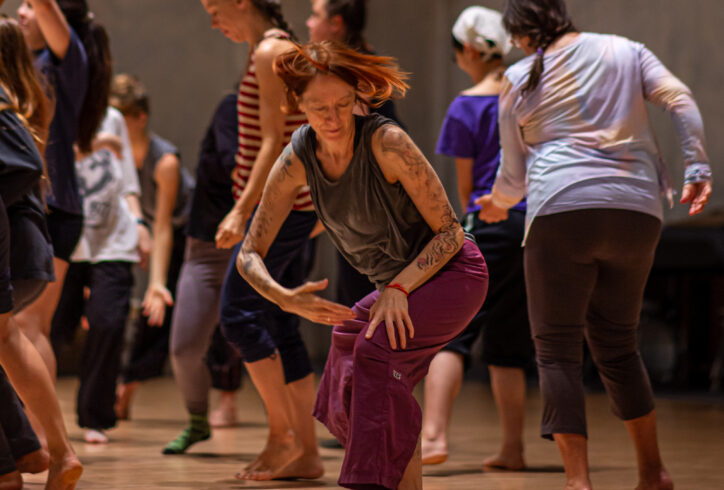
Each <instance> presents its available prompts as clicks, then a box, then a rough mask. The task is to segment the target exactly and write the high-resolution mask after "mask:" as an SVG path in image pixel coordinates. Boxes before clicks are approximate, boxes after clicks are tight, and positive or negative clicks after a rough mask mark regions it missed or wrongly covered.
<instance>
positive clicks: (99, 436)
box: [83, 429, 108, 444]
mask: <svg viewBox="0 0 724 490" xmlns="http://www.w3.org/2000/svg"><path fill="white" fill-rule="evenodd" d="M83 440H84V441H85V442H87V443H88V444H108V436H107V435H106V433H105V432H103V431H102V430H96V429H88V430H86V431H85V434H83Z"/></svg>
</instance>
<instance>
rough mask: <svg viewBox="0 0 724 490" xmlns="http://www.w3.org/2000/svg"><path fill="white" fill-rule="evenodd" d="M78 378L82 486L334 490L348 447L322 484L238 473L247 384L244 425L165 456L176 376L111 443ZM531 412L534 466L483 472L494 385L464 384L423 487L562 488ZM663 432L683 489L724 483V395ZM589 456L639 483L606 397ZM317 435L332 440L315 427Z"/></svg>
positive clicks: (252, 438) (693, 405) (329, 455)
mask: <svg viewBox="0 0 724 490" xmlns="http://www.w3.org/2000/svg"><path fill="white" fill-rule="evenodd" d="M75 389H76V381H75V380H74V379H61V380H60V381H59V383H58V391H59V395H60V397H61V404H62V407H63V411H64V413H65V415H66V423H67V425H68V428H69V431H70V434H71V438H72V439H73V443H74V446H75V449H76V451H77V452H78V454H79V456H80V458H81V460H82V461H83V463H84V464H85V472H84V475H83V479H82V480H81V482H80V484H79V485H78V487H77V488H79V489H104V490H105V489H125V488H140V489H148V490H151V489H174V488H177V489H189V490H190V489H193V490H212V489H213V490H221V489H248V490H251V489H294V488H302V489H317V488H336V487H337V485H336V480H337V477H338V475H339V469H340V466H341V463H342V457H343V452H342V451H341V450H332V449H322V457H323V460H324V465H325V468H326V472H327V473H326V475H325V476H324V477H323V478H322V479H320V480H316V481H311V482H310V481H282V482H279V481H277V482H263V483H257V482H240V481H237V480H235V479H234V477H233V475H234V474H235V473H236V471H238V469H240V468H241V466H242V465H244V464H245V463H246V462H248V461H250V460H251V459H252V457H253V456H254V455H255V454H256V453H257V452H258V451H259V450H260V449H261V447H262V444H263V441H264V437H265V434H266V428H265V418H264V411H263V409H262V405H261V402H260V399H259V397H258V396H257V394H256V392H255V391H254V389H253V387H251V386H250V383H245V388H244V390H243V391H242V393H241V395H240V397H239V399H238V403H239V418H240V420H241V421H242V424H241V426H240V427H238V428H231V429H220V430H216V431H215V432H214V434H213V437H212V438H211V440H209V441H206V442H202V443H199V444H197V445H196V446H194V447H193V449H192V451H191V452H190V453H189V454H187V455H185V456H163V455H162V454H161V449H162V448H163V446H164V445H165V443H166V442H168V441H169V440H171V439H172V438H174V437H175V436H176V435H177V434H178V432H179V431H181V430H182V429H183V428H184V426H185V421H186V415H185V413H184V410H183V408H182V404H181V399H180V396H179V393H178V391H177V389H176V387H175V385H174V383H173V380H172V379H170V378H165V379H161V380H157V381H152V382H148V383H146V384H145V385H143V386H141V388H139V391H138V394H137V398H136V400H135V404H134V406H133V412H132V414H131V415H132V420H131V421H128V422H122V423H121V424H120V426H119V427H118V428H116V429H114V430H112V431H111V432H109V435H110V437H111V442H110V443H109V444H108V445H105V446H93V445H88V444H85V443H83V442H82V438H81V437H82V433H81V431H80V429H78V427H77V425H76V423H75V414H74V400H75V398H74V397H75ZM531 391H533V393H531V395H530V399H529V403H528V407H527V413H526V424H527V427H526V433H525V442H526V444H527V448H526V457H527V462H528V465H529V469H528V470H527V471H524V472H516V473H505V472H497V473H494V472H483V471H482V468H481V465H480V462H481V461H482V459H483V458H484V457H485V456H487V455H490V454H492V453H493V452H494V451H495V449H496V448H497V445H498V443H499V431H498V428H497V420H496V415H495V408H494V405H493V401H492V398H491V396H490V389H489V387H488V386H487V385H485V384H482V383H477V382H468V383H466V384H465V385H464V387H463V390H462V393H461V395H460V398H459V399H458V403H457V405H456V408H455V412H454V416H453V427H452V434H451V457H450V459H449V460H448V461H447V462H446V463H444V464H442V465H438V466H427V467H425V469H424V480H423V482H424V487H425V489H426V490H452V489H455V490H466V489H469V490H473V489H474V490H485V489H491V490H493V489H495V490H524V489H525V490H527V489H536V490H547V489H555V490H561V489H562V488H563V483H564V474H563V469H562V467H561V464H560V459H559V456H558V452H557V450H556V447H555V445H554V444H553V443H551V442H548V441H544V440H542V439H541V438H540V437H538V419H539V414H540V400H539V397H538V394H537V392H535V391H534V390H531ZM657 413H658V417H659V427H660V430H659V436H660V442H661V446H662V451H663V456H664V461H665V463H666V464H667V466H668V468H669V470H670V472H671V474H672V476H673V478H674V481H675V483H676V488H677V489H681V490H708V489H712V490H713V489H724V399H722V398H721V397H719V398H718V399H717V398H712V399H708V398H703V399H699V400H695V399H658V400H657ZM588 420H589V431H590V434H589V435H590V459H591V466H592V478H593V483H594V487H595V488H596V489H599V490H601V489H611V490H614V489H616V490H618V489H633V488H634V486H635V483H636V469H635V464H634V453H633V450H632V447H631V444H630V442H629V440H628V437H627V435H626V432H625V430H624V427H623V425H622V424H621V423H620V422H618V421H617V420H616V419H615V418H614V417H613V415H611V413H610V411H609V409H608V404H607V400H606V398H605V396H604V395H600V394H594V395H590V396H589V397H588ZM317 434H318V436H319V438H320V439H321V438H325V437H328V433H327V432H326V430H324V429H323V428H322V426H321V425H318V431H317ZM42 481H44V475H34V476H30V477H28V478H27V479H26V482H27V484H26V488H28V489H40V488H42V483H41V482H42Z"/></svg>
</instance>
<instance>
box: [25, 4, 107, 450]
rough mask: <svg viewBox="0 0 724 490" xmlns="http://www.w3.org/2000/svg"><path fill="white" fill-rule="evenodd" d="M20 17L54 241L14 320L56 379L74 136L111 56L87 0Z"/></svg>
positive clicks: (90, 129) (74, 214) (101, 100)
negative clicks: (47, 105) (43, 120)
mask: <svg viewBox="0 0 724 490" xmlns="http://www.w3.org/2000/svg"><path fill="white" fill-rule="evenodd" d="M18 23H19V24H20V28H21V29H22V31H23V34H24V36H25V40H26V41H27V43H28V45H29V47H30V49H31V50H32V51H33V53H35V66H36V69H38V71H40V72H41V73H42V74H43V75H44V80H45V81H46V82H47V83H48V85H49V87H48V92H50V93H52V97H53V105H54V108H55V110H54V113H53V121H52V122H51V124H50V133H49V136H48V145H47V148H46V150H45V158H46V161H47V163H48V174H49V176H50V183H51V186H52V192H49V193H48V196H47V201H48V209H49V213H48V217H47V221H48V231H49V232H50V238H51V240H52V242H53V254H54V256H55V259H54V260H53V263H54V267H55V277H56V279H55V281H54V282H50V283H49V284H48V287H47V288H45V290H44V291H43V292H42V294H41V295H40V296H39V297H38V298H37V299H36V300H35V301H33V303H32V304H30V305H28V307H27V308H25V309H24V310H23V311H22V312H21V313H20V314H18V316H17V322H18V324H19V325H20V327H21V328H22V329H23V331H24V332H25V334H26V335H27V336H28V339H29V340H30V341H31V342H33V344H34V345H35V347H36V348H37V350H38V352H39V353H40V355H41V356H42V358H43V361H44V362H45V364H46V366H47V367H48V371H49V372H50V375H51V378H52V379H55V375H56V363H55V362H56V361H55V356H54V354H53V350H52V348H51V345H50V341H49V338H48V337H49V335H50V325H51V321H52V319H53V313H54V312H55V308H56V306H57V304H58V300H59V299H60V294H61V291H62V288H63V282H64V280H65V274H66V272H67V270H68V265H69V260H70V256H71V254H72V253H73V250H74V249H75V247H76V245H77V244H78V241H79V239H80V236H81V233H82V230H83V208H82V204H81V197H80V193H79V190H78V180H77V176H76V172H75V152H74V149H73V145H74V144H77V145H78V147H79V148H80V150H81V151H83V152H88V151H90V147H91V142H92V140H93V137H94V136H95V133H96V130H97V129H98V126H99V125H100V123H101V121H102V120H103V117H104V116H105V112H106V107H107V105H108V86H107V83H103V81H102V80H101V78H100V77H102V76H103V73H104V70H103V69H102V68H101V67H102V66H104V64H105V63H106V62H107V61H108V60H107V59H106V58H105V57H104V54H103V50H102V49H100V48H99V49H96V48H98V44H97V38H96V36H97V35H99V34H105V31H104V28H103V26H102V25H100V24H99V23H97V22H96V21H94V20H92V15H90V12H89V10H88V6H87V5H86V2H85V0H58V1H57V2H56V0H25V1H24V2H23V3H22V4H21V5H20V8H19V9H18ZM28 415H29V416H30V420H31V422H33V427H34V428H35V429H36V431H37V432H38V436H39V437H40V439H41V442H44V439H45V438H44V436H43V434H42V425H41V424H38V423H37V421H36V419H35V417H39V416H40V414H36V413H34V412H33V411H32V409H31V410H29V411H28Z"/></svg>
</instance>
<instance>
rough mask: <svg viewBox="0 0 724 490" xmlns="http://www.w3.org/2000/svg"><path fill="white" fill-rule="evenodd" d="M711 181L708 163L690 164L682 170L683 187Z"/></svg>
mask: <svg viewBox="0 0 724 490" xmlns="http://www.w3.org/2000/svg"><path fill="white" fill-rule="evenodd" d="M711 180H712V179H711V167H710V166H709V164H708V163H692V164H691V165H689V166H687V167H686V168H685V169H684V185H687V184H698V183H700V182H711Z"/></svg>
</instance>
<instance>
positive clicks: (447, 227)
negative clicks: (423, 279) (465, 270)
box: [417, 205, 460, 270]
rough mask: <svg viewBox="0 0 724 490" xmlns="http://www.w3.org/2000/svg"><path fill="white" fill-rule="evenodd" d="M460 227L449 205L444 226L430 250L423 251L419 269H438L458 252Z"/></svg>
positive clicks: (444, 216)
mask: <svg viewBox="0 0 724 490" xmlns="http://www.w3.org/2000/svg"><path fill="white" fill-rule="evenodd" d="M459 227H460V223H458V220H457V218H456V217H455V213H454V212H453V210H452V208H450V206H449V205H448V206H447V210H446V211H445V214H444V215H443V225H442V227H441V228H440V232H439V233H438V234H437V235H436V236H435V238H433V239H432V241H431V242H430V245H429V250H423V252H422V254H421V255H420V257H419V258H418V259H417V268H418V269H420V270H425V269H429V268H431V267H436V266H437V265H438V264H439V263H440V262H441V261H443V260H445V259H447V258H449V256H450V255H452V254H454V253H455V252H457V250H458V248H459V246H458V242H457V240H456V239H455V235H456V234H457V231H458V228H459ZM426 248H428V247H426Z"/></svg>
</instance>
